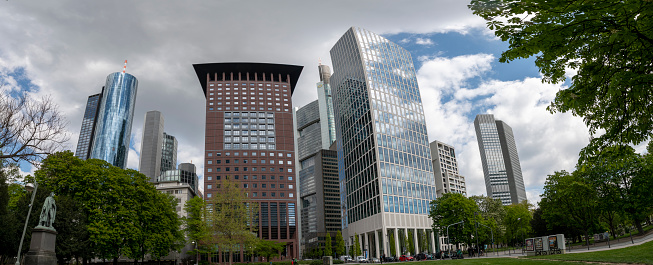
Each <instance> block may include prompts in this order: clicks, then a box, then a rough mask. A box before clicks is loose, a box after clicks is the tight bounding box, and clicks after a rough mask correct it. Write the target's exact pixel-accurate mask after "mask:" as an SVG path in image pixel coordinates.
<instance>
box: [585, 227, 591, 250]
mask: <svg viewBox="0 0 653 265" xmlns="http://www.w3.org/2000/svg"><path fill="white" fill-rule="evenodd" d="M585 243H587V249H588V250H589V249H590V235H589V234H588V231H587V230H585Z"/></svg>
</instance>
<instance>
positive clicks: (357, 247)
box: [354, 234, 363, 257]
mask: <svg viewBox="0 0 653 265" xmlns="http://www.w3.org/2000/svg"><path fill="white" fill-rule="evenodd" d="M362 253H363V252H362V251H361V243H360V240H359V239H358V234H354V257H358V256H360V255H361V254H362Z"/></svg>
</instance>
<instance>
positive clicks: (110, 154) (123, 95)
mask: <svg viewBox="0 0 653 265" xmlns="http://www.w3.org/2000/svg"><path fill="white" fill-rule="evenodd" d="M137 88H138V80H137V79H136V77H134V76H133V75H130V74H128V73H124V72H116V73H112V74H110V75H109V76H107V81H106V84H105V86H104V91H103V92H102V102H101V103H100V109H99V112H98V117H97V125H96V126H95V135H94V138H93V147H92V151H91V156H90V158H96V159H102V160H104V161H107V162H109V163H110V164H112V165H114V166H117V167H120V168H125V166H126V165H127V155H128V154H129V141H130V139H131V129H132V120H133V117H134V107H135V104H136V90H137Z"/></svg>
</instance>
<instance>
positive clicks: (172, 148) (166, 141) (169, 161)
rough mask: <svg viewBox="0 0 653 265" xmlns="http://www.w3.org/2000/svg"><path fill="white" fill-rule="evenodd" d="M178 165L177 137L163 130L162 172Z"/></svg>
mask: <svg viewBox="0 0 653 265" xmlns="http://www.w3.org/2000/svg"><path fill="white" fill-rule="evenodd" d="M176 167H177V138H175V137H174V136H172V135H169V134H167V133H165V132H163V144H162V145H161V172H164V171H166V170H171V169H175V168H176Z"/></svg>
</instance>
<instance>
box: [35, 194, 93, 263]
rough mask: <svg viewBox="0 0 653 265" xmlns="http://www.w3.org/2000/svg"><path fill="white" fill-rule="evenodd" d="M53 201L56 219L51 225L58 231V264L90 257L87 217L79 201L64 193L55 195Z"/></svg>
mask: <svg viewBox="0 0 653 265" xmlns="http://www.w3.org/2000/svg"><path fill="white" fill-rule="evenodd" d="M55 201H56V203H57V219H56V220H55V222H54V223H53V226H54V229H56V230H57V233H58V234H57V244H56V249H55V250H56V251H55V252H56V254H57V261H58V262H59V264H67V263H68V262H70V261H71V260H72V259H73V258H77V259H80V258H81V259H83V258H86V259H87V260H88V259H90V258H92V256H91V252H90V249H89V248H88V245H89V244H90V243H91V242H90V238H89V235H88V231H87V227H86V222H87V217H86V214H85V213H84V209H83V208H82V204H81V202H79V201H76V200H74V199H73V198H71V197H70V196H66V195H57V196H56V197H55ZM34 217H35V218H38V216H34Z"/></svg>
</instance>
